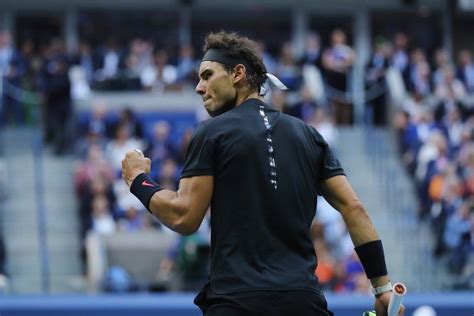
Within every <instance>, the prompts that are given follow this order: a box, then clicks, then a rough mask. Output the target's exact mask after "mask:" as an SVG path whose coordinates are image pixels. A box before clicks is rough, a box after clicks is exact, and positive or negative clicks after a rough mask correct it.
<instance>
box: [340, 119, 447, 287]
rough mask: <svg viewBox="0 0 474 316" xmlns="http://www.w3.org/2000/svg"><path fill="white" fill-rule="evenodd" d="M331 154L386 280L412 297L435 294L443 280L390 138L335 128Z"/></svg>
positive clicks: (362, 130) (368, 130) (366, 130)
mask: <svg viewBox="0 0 474 316" xmlns="http://www.w3.org/2000/svg"><path fill="white" fill-rule="evenodd" d="M337 148H338V156H339V159H340V160H341V163H342V165H343V167H344V168H345V170H346V174H347V176H348V178H349V181H350V182H351V183H352V185H353V187H354V189H355V191H356V192H357V194H358V195H359V197H360V199H361V200H362V202H363V203H364V205H365V206H366V209H367V211H368V212H369V214H370V216H371V218H372V220H373V222H374V224H375V226H376V228H377V231H378V233H379V235H380V236H381V238H382V240H383V242H384V248H385V254H386V257H387V262H388V269H389V272H390V275H391V277H392V279H393V280H394V281H397V280H400V281H403V282H405V284H406V285H407V287H408V288H409V289H410V291H412V292H419V291H425V292H426V291H429V290H430V289H432V290H433V291H435V290H437V289H440V288H441V287H442V284H443V280H444V279H445V277H446V276H445V275H444V273H443V269H442V268H440V264H439V262H435V261H434V260H433V258H432V256H431V252H432V249H433V247H432V243H433V240H432V237H431V234H430V232H429V228H428V227H426V226H425V225H423V224H420V223H419V222H418V221H417V215H416V214H417V199H416V195H415V190H414V187H413V184H412V181H411V180H410V178H409V176H408V175H407V174H406V172H405V169H404V167H403V166H402V165H401V162H400V160H399V156H398V152H397V147H396V143H395V141H394V137H393V135H391V134H390V131H389V130H384V129H375V128H372V129H371V128H365V127H350V128H349V127H348V128H340V129H339V139H338V146H337Z"/></svg>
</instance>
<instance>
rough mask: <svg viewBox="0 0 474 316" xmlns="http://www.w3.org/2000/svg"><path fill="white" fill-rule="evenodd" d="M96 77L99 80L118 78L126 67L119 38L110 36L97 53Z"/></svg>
mask: <svg viewBox="0 0 474 316" xmlns="http://www.w3.org/2000/svg"><path fill="white" fill-rule="evenodd" d="M96 56H97V57H96V60H97V61H96V62H95V64H96V67H97V68H96V71H95V78H96V80H97V81H99V82H100V81H107V80H110V79H116V78H117V77H118V76H119V75H120V74H121V72H122V70H123V68H124V56H123V52H122V50H121V49H120V47H119V45H118V43H117V40H116V39H114V38H109V39H108V40H107V41H106V43H105V46H104V47H103V48H101V49H99V50H98V52H97V54H96Z"/></svg>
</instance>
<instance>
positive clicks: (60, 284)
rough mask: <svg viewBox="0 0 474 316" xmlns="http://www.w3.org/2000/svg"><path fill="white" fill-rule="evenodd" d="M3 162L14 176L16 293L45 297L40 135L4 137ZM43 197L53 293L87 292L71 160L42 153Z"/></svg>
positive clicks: (8, 221)
mask: <svg viewBox="0 0 474 316" xmlns="http://www.w3.org/2000/svg"><path fill="white" fill-rule="evenodd" d="M3 133H4V135H3V146H4V159H5V162H6V166H7V172H8V174H9V180H10V182H9V187H8V189H7V190H8V191H7V199H6V201H5V203H4V206H3V227H4V236H5V243H6V249H7V271H8V273H9V279H10V280H9V289H10V292H12V293H40V292H42V291H43V283H42V280H43V279H42V277H41V275H42V261H41V255H40V248H39V243H38V239H39V233H38V215H37V205H38V198H37V191H36V180H35V179H36V178H35V159H34V158H35V152H34V149H33V148H34V143H35V141H37V140H39V138H38V137H39V136H38V135H39V131H38V130H35V129H26V128H25V129H19V128H8V129H5V130H4V131H3ZM39 156H40V157H41V160H40V161H41V165H42V167H43V169H42V175H43V177H42V178H43V185H42V193H43V194H42V196H43V205H44V209H45V215H46V216H45V217H46V227H47V229H46V231H47V232H46V241H47V242H46V244H47V252H48V258H49V260H48V262H49V277H48V278H47V280H48V282H49V292H50V293H71V292H80V291H83V285H82V283H83V282H82V280H81V274H82V267H81V261H80V258H79V255H80V253H79V249H80V240H79V234H78V220H77V215H76V214H77V213H76V206H75V201H76V200H75V197H74V190H73V179H72V171H73V170H72V162H73V161H72V158H71V157H55V156H54V155H52V154H51V153H50V152H49V150H47V149H43V150H42V151H41V155H39Z"/></svg>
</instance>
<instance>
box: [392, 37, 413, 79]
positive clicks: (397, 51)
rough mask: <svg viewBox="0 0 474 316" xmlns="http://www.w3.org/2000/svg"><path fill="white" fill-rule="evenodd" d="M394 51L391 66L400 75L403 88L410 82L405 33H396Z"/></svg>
mask: <svg viewBox="0 0 474 316" xmlns="http://www.w3.org/2000/svg"><path fill="white" fill-rule="evenodd" d="M393 46H394V51H393V55H392V60H391V65H392V66H393V67H394V68H395V69H397V70H398V71H399V72H400V74H401V75H402V78H403V82H404V83H405V87H408V86H409V82H410V67H409V66H410V57H409V55H408V37H407V35H406V34H405V33H402V32H398V33H396V34H395V36H394V38H393Z"/></svg>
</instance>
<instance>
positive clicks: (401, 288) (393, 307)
mask: <svg viewBox="0 0 474 316" xmlns="http://www.w3.org/2000/svg"><path fill="white" fill-rule="evenodd" d="M406 293H407V288H406V286H405V285H404V284H403V283H395V284H394V285H393V288H392V297H391V298H390V303H389V304H388V316H397V315H398V312H399V311H400V305H401V304H402V301H403V296H405V294H406Z"/></svg>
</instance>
